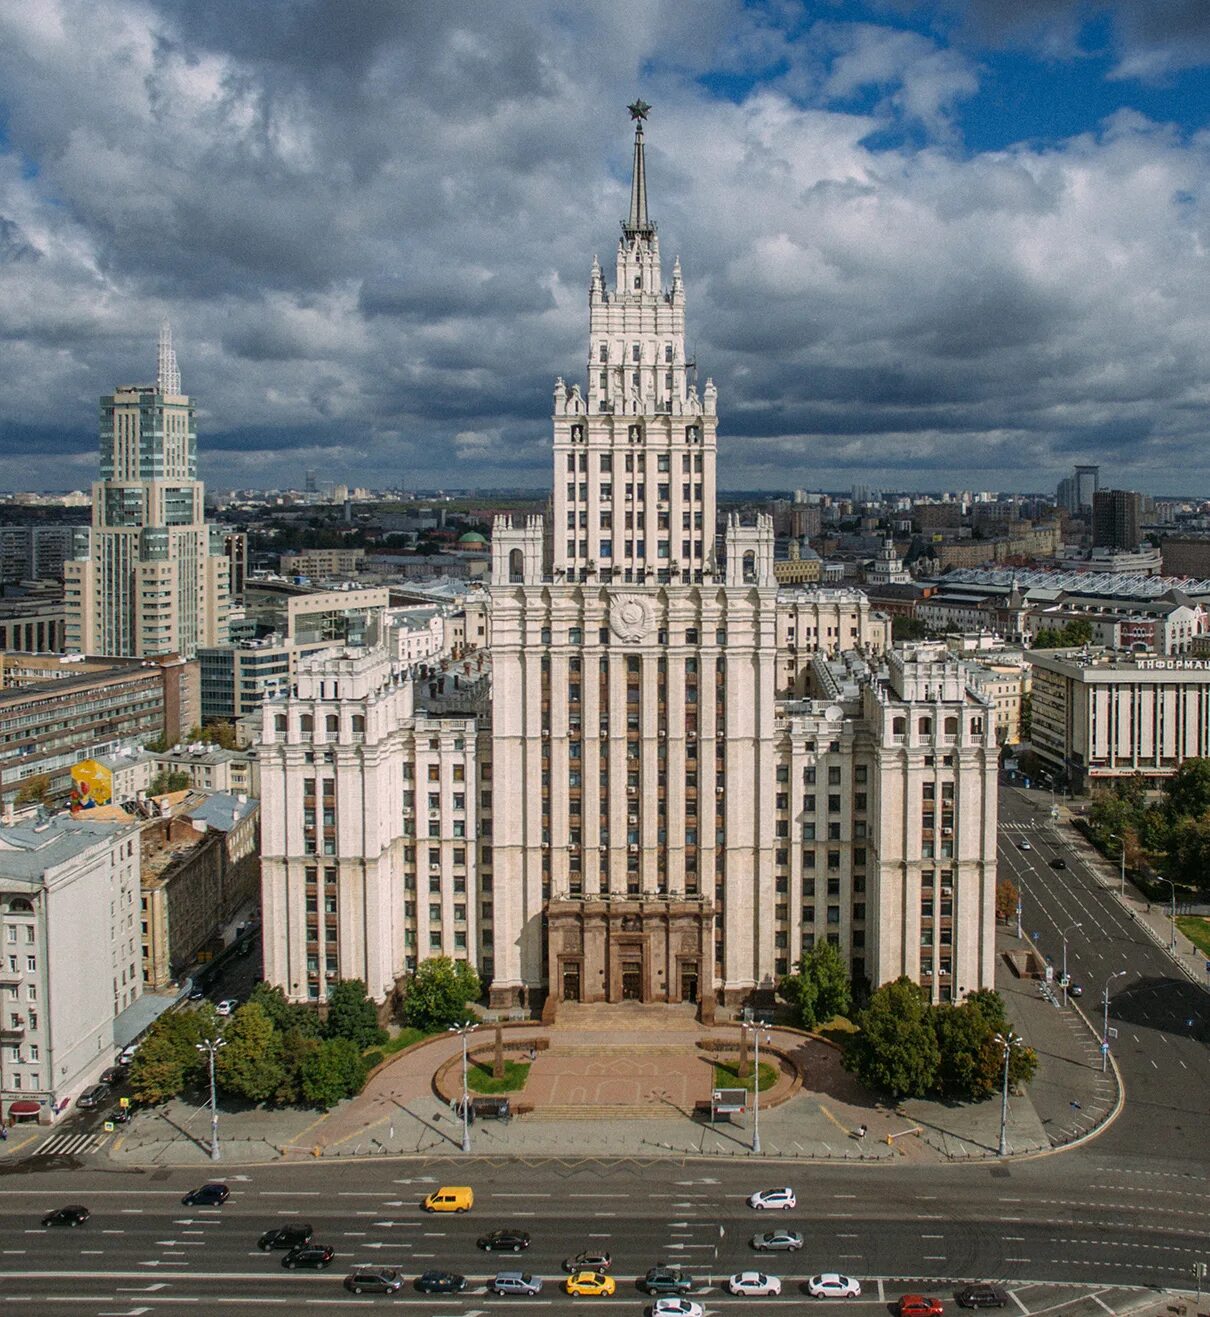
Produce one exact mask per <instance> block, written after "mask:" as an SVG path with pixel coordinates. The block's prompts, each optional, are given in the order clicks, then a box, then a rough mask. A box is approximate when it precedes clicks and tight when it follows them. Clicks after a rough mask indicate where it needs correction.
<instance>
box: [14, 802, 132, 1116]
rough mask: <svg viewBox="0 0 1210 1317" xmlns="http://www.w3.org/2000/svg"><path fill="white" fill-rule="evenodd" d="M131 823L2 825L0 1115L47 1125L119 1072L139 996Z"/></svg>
mask: <svg viewBox="0 0 1210 1317" xmlns="http://www.w3.org/2000/svg"><path fill="white" fill-rule="evenodd" d="M139 859H140V857H139V842H138V828H137V826H135V825H133V824H121V823H94V822H92V821H90V820H87V819H74V818H69V817H67V816H66V815H57V816H55V817H54V818H52V819H49V820H47V821H45V822H39V823H32V824H21V825H19V826H8V827H6V826H2V825H0V1105H2V1106H3V1116H4V1118H6V1119H8V1118H10V1117H23V1118H25V1117H29V1118H33V1117H37V1118H38V1119H39V1120H40V1121H44V1122H49V1121H50V1120H52V1119H53V1118H54V1116H55V1115H57V1114H58V1113H59V1111H60V1110H63V1109H65V1108H66V1106H67V1105H68V1104H69V1102H70V1101H71V1099H72V1098H73V1097H74V1096H75V1095H77V1094H78V1093H79V1092H80V1091H81V1090H83V1089H84V1088H86V1087H87V1086H88V1085H89V1084H91V1083H93V1082H95V1080H96V1079H97V1078H98V1076H99V1075H100V1073H101V1071H102V1070H103V1069H104V1068H105V1067H106V1066H107V1065H110V1064H112V1061H113V1048H114V1019H115V1017H117V1016H118V1015H119V1014H121V1012H122V1011H124V1010H126V1009H127V1008H128V1007H129V1006H130V1005H131V1003H133V1002H134V1001H135V1000H136V999H137V998H138V997H139V995H140V993H141V992H142V982H143V978H142V973H141V971H140V969H139V903H138V896H139Z"/></svg>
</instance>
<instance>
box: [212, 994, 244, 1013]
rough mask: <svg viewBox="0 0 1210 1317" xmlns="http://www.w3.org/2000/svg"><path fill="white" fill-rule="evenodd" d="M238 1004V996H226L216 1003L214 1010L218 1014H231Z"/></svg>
mask: <svg viewBox="0 0 1210 1317" xmlns="http://www.w3.org/2000/svg"><path fill="white" fill-rule="evenodd" d="M238 1005H239V998H238V997H224V998H223V999H222V1001H220V1002H216V1003H215V1007H214V1010H215V1013H216V1014H218V1015H230V1014H232V1012H233V1011H234V1010H235V1009H236V1007H237V1006H238Z"/></svg>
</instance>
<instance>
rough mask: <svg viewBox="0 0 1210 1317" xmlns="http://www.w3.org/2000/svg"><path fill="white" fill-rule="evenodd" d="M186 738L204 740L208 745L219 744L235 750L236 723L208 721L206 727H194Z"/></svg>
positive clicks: (223, 747) (222, 747) (221, 746)
mask: <svg viewBox="0 0 1210 1317" xmlns="http://www.w3.org/2000/svg"><path fill="white" fill-rule="evenodd" d="M186 739H188V740H190V741H203V742H205V743H206V744H207V745H217V746H218V747H219V748H220V749H223V750H234V749H235V724H234V723H229V722H213V723H207V724H206V726H205V727H194V728H193V730H192V731H191V732H190V733H189V736H188V737H187V738H186Z"/></svg>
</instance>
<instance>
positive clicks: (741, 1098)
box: [710, 1088, 748, 1116]
mask: <svg viewBox="0 0 1210 1317" xmlns="http://www.w3.org/2000/svg"><path fill="white" fill-rule="evenodd" d="M710 1100H711V1102H712V1103H713V1105H714V1111H715V1114H716V1115H720V1116H729V1115H733V1114H735V1113H737V1112H742V1111H743V1110H745V1108H746V1107H747V1105H748V1090H747V1089H746V1088H716V1089H715V1090H714V1092H713V1093H712V1094H711V1095H710Z"/></svg>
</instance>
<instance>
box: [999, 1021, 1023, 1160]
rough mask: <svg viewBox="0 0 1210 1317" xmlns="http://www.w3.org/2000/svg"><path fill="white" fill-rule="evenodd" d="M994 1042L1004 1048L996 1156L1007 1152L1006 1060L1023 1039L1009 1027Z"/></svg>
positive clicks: (1021, 1045)
mask: <svg viewBox="0 0 1210 1317" xmlns="http://www.w3.org/2000/svg"><path fill="white" fill-rule="evenodd" d="M996 1042H997V1043H998V1044H999V1045H1000V1046H1001V1047H1002V1048H1003V1049H1004V1080H1003V1086H1002V1088H1001V1090H1000V1145H999V1147H998V1148H997V1149H996V1156H997V1157H1003V1156H1005V1155H1006V1154H1007V1152H1008V1062H1009V1058H1010V1057H1011V1056H1012V1054H1013V1048H1014V1047H1024V1046H1025V1040H1024V1039H1023V1038H1021V1037H1019V1036H1018V1035H1017V1034H1015V1033H1013V1031H1012V1030H1011V1029H1010V1030H1009V1031H1008V1033H1006V1034H1000V1033H998V1034H997V1035H996Z"/></svg>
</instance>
